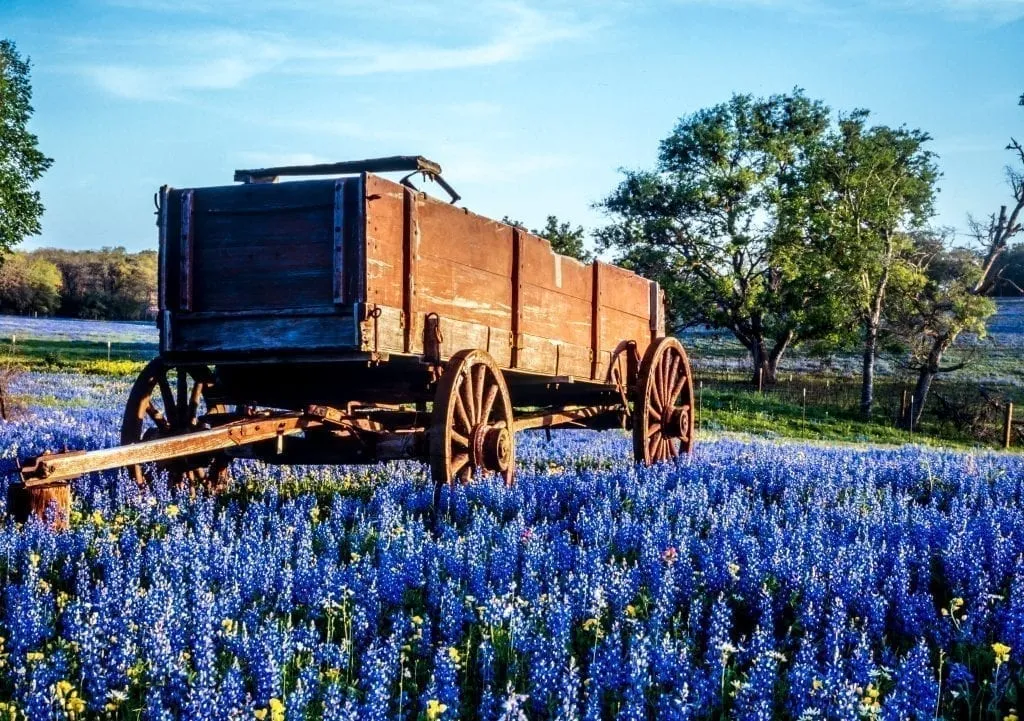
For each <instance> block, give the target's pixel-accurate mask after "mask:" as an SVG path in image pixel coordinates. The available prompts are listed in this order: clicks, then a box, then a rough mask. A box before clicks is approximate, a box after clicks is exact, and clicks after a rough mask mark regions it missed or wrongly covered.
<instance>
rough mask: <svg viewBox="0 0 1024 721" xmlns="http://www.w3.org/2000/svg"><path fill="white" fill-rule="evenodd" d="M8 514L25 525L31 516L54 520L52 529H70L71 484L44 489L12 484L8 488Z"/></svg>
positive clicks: (60, 484) (61, 484)
mask: <svg viewBox="0 0 1024 721" xmlns="http://www.w3.org/2000/svg"><path fill="white" fill-rule="evenodd" d="M7 512H8V513H10V514H11V515H12V516H14V518H15V520H17V521H19V522H20V523H24V522H25V521H27V520H28V517H29V516H30V515H35V516H38V517H39V518H40V519H42V520H44V521H45V520H47V516H48V515H49V517H50V518H51V519H52V521H53V523H52V526H51V528H53V530H55V531H61V530H64V529H66V528H67V527H68V518H69V517H70V515H71V484H69V483H59V484H56V485H53V486H46V487H44V488H25V487H24V486H22V485H21V484H17V483H12V484H11V485H10V486H8V487H7Z"/></svg>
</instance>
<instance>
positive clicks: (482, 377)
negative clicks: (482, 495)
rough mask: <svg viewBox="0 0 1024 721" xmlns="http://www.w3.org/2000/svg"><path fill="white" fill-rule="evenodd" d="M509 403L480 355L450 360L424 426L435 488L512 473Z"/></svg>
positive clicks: (493, 368) (495, 372)
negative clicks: (427, 429)
mask: <svg viewBox="0 0 1024 721" xmlns="http://www.w3.org/2000/svg"><path fill="white" fill-rule="evenodd" d="M514 430H515V429H514V427H513V425H512V399H511V398H510V396H509V394H508V386H506V385H505V377H504V376H503V375H502V373H501V369H500V368H498V365H497V364H496V363H495V362H494V359H493V358H491V356H490V355H488V354H487V353H486V352H485V351H482V350H462V351H459V352H458V353H456V354H455V355H454V356H452V358H451V360H449V361H448V364H447V366H446V367H445V371H444V375H442V376H441V380H440V381H439V382H438V384H437V391H436V394H435V396H434V410H433V416H432V418H431V423H430V472H431V475H432V477H433V479H434V484H435V486H436V487H437V488H440V486H441V485H442V484H444V483H451V482H452V481H453V480H454V479H456V478H457V479H458V480H459V481H461V482H462V483H465V482H467V481H469V480H470V479H471V478H472V477H473V473H474V472H475V471H483V472H490V473H498V474H500V475H501V476H502V477H503V478H504V479H505V483H506V484H508V485H511V483H512V479H513V474H514V473H515V460H516V447H515V440H514V438H513V435H512V434H513V431H514Z"/></svg>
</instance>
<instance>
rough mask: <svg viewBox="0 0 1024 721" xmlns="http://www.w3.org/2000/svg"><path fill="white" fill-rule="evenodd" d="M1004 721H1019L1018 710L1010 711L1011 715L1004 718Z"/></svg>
mask: <svg viewBox="0 0 1024 721" xmlns="http://www.w3.org/2000/svg"><path fill="white" fill-rule="evenodd" d="M1003 721H1017V710H1016V709H1010V713H1008V714H1006V715H1005V716H1003Z"/></svg>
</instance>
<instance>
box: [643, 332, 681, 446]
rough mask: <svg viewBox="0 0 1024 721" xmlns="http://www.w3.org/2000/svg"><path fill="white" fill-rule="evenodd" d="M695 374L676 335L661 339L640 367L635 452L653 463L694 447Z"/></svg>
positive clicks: (651, 347) (653, 346)
mask: <svg viewBox="0 0 1024 721" xmlns="http://www.w3.org/2000/svg"><path fill="white" fill-rule="evenodd" d="M693 408H694V405H693V375H692V373H691V372H690V361H689V359H688V358H687V357H686V351H685V350H683V346H682V345H681V344H680V343H679V341H678V340H676V339H675V338H658V339H657V340H655V341H654V342H653V343H651V345H650V346H649V347H648V348H647V352H646V353H645V354H644V361H643V363H642V364H641V366H640V378H639V381H638V383H637V395H636V402H635V403H634V407H633V453H634V455H635V457H636V461H637V463H643V464H645V465H650V464H652V463H656V462H658V461H662V460H665V459H666V458H674V457H675V456H678V455H679V454H680V453H689V452H690V451H691V450H693V441H694V438H693V421H694V413H693Z"/></svg>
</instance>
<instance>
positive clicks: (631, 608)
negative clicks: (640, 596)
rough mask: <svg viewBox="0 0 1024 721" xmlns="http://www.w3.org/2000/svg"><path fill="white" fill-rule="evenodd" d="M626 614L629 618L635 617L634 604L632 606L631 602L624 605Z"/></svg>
mask: <svg viewBox="0 0 1024 721" xmlns="http://www.w3.org/2000/svg"><path fill="white" fill-rule="evenodd" d="M626 615H627V616H628V617H629V618H636V606H634V605H633V604H629V605H628V606H626Z"/></svg>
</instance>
